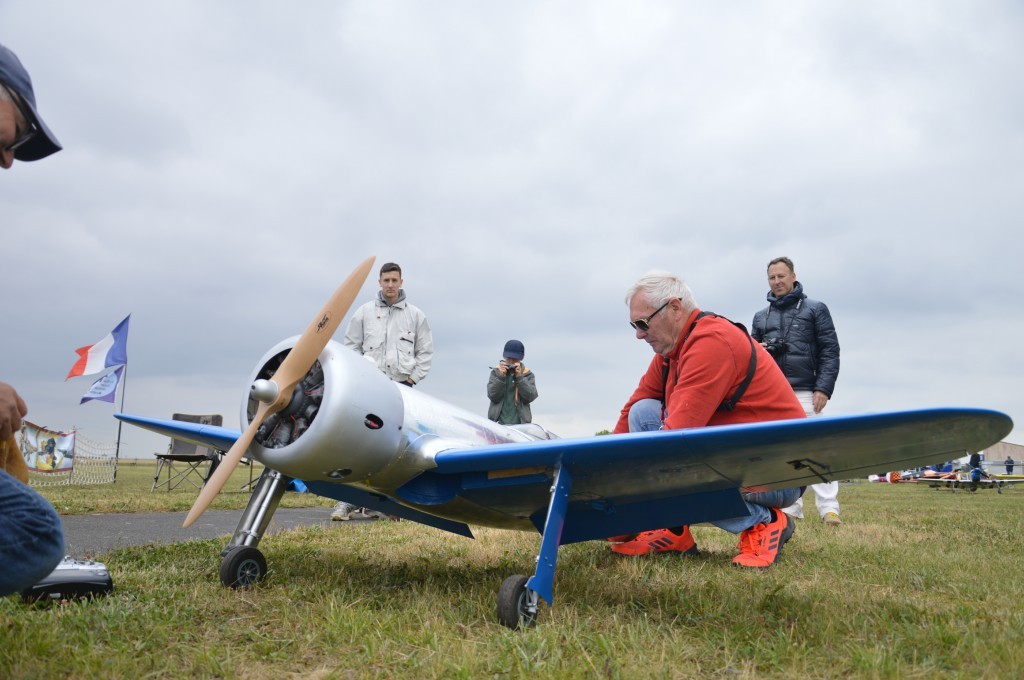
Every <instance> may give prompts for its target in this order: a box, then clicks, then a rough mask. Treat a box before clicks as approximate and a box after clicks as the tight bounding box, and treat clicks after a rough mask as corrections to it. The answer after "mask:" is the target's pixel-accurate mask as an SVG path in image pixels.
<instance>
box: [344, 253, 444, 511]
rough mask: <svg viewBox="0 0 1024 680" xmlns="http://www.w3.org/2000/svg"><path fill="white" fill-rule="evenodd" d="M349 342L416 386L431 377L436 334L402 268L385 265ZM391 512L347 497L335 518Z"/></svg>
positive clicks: (355, 318)
mask: <svg viewBox="0 0 1024 680" xmlns="http://www.w3.org/2000/svg"><path fill="white" fill-rule="evenodd" d="M344 344H345V346H346V347H350V348H352V349H354V350H355V351H357V352H359V353H360V354H362V355H363V356H365V357H369V358H370V359H373V362H374V363H375V364H376V365H377V368H379V369H380V370H381V371H382V372H383V373H384V375H386V376H387V377H389V378H391V379H392V380H394V381H395V382H398V383H402V384H403V385H407V386H409V387H412V386H414V385H416V384H417V383H419V382H420V381H421V380H423V379H424V378H425V377H427V373H429V372H430V362H431V359H433V357H434V339H433V336H432V335H431V334H430V326H429V324H427V317H426V315H425V314H424V313H423V312H422V311H420V309H419V308H418V307H416V306H414V305H411V304H409V303H408V302H406V299H405V291H404V290H403V289H402V268H401V267H399V266H398V265H397V264H395V263H394V262H388V263H387V264H385V265H384V266H383V267H381V268H380V292H379V293H378V294H377V299H376V300H374V301H372V302H367V303H366V304H364V305H363V306H362V307H360V308H359V309H357V310H356V312H355V314H353V315H352V320H351V321H349V324H348V330H346V331H345V340H344ZM385 518H387V516H386V515H383V514H381V513H379V512H376V511H373V510H366V509H365V508H357V507H355V506H354V505H352V504H351V503H345V502H344V501H342V502H341V503H338V504H337V505H336V506H334V512H332V513H331V519H336V520H349V519H385Z"/></svg>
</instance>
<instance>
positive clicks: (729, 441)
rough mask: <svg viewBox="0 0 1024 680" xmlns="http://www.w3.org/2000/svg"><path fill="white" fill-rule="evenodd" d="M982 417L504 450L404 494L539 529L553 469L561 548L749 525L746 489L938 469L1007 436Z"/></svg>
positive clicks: (736, 428) (994, 420) (475, 457)
mask: <svg viewBox="0 0 1024 680" xmlns="http://www.w3.org/2000/svg"><path fill="white" fill-rule="evenodd" d="M1012 426H1013V423H1012V421H1011V420H1010V418H1009V417H1007V416H1006V415H1004V414H1002V413H998V412H995V411H986V410H980V409H951V408H950V409H930V410H922V411H907V412H898V413H883V414H875V415H860V416H840V417H823V418H810V419H803V420H789V421H775V422H768V423H752V424H747V425H731V426H723V427H706V428H698V429H690V430H677V431H668V432H651V433H636V434H623V435H611V436H604V437H592V438H587V439H566V440H550V441H541V442H533V443H525V444H500V445H494V446H486V447H479V448H472V449H458V450H450V451H446V452H443V453H439V454H438V455H437V456H436V457H435V463H436V466H437V467H436V469H434V470H431V471H429V472H425V473H423V474H421V475H419V476H418V477H416V478H415V479H413V480H412V481H410V482H408V483H406V484H405V485H403V486H402V487H401V488H399V489H398V492H397V495H398V496H399V497H400V498H402V499H404V500H406V501H408V502H412V503H417V504H419V505H422V506H429V505H442V504H449V503H452V502H453V501H456V500H461V501H466V502H469V503H471V504H473V505H476V506H478V507H480V508H481V509H488V510H494V509H500V512H502V513H504V514H506V515H508V516H509V517H528V518H529V519H530V521H531V522H532V523H533V524H534V526H535V527H537V529H538V530H541V528H542V527H543V525H544V518H545V515H546V509H547V499H548V492H549V488H550V485H551V480H552V472H553V468H554V467H555V466H559V465H561V466H568V469H569V471H570V472H571V473H572V479H573V484H572V492H571V495H570V502H569V508H568V512H567V515H566V520H565V525H564V528H563V531H562V537H561V540H560V542H561V543H562V544H565V543H572V542H576V541H582V540H591V539H594V538H603V537H606V536H611V535H615V534H621V533H629V532H632V531H639V530H644V529H654V528H659V527H665V526H676V525H682V524H694V523H697V522H707V521H712V520H717V519H726V518H729V517H738V516H745V515H746V514H747V510H746V507H745V505H744V504H743V503H742V502H741V496H740V490H741V489H757V490H761V489H778V488H789V487H796V486H805V485H808V484H813V483H816V482H819V481H823V480H841V479H851V478H854V477H863V476H866V475H868V474H871V473H879V472H888V471H890V470H895V469H904V468H912V467H919V466H923V465H930V464H932V463H941V462H945V461H947V460H950V459H952V458H957V457H959V456H962V455H964V453H965V452H974V451H980V450H983V449H984V448H985V447H987V446H990V445H991V444H994V443H996V442H998V441H999V440H1000V439H1002V438H1003V437H1004V436H1006V435H1007V434H1008V433H1009V432H1010V430H1011V429H1012Z"/></svg>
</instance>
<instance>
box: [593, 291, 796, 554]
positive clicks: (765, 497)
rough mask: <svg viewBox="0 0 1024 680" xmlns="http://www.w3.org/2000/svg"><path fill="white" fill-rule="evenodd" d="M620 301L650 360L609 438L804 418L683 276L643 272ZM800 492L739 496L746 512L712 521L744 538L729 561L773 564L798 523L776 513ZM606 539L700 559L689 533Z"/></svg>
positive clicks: (773, 373)
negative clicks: (702, 307)
mask: <svg viewBox="0 0 1024 680" xmlns="http://www.w3.org/2000/svg"><path fill="white" fill-rule="evenodd" d="M626 304H627V305H628V306H629V318H630V322H629V325H630V326H632V327H633V329H634V330H635V331H636V338H637V340H643V341H645V342H646V343H647V344H648V345H650V347H651V349H652V350H654V355H655V356H654V358H653V359H652V360H651V363H650V364H649V365H648V367H647V371H646V373H644V375H643V377H641V378H640V383H639V385H637V388H636V390H634V392H633V394H632V396H630V398H629V400H628V401H626V405H625V406H623V408H622V411H621V412H620V414H619V420H618V422H617V423H616V425H615V429H614V430H613V432H614V433H615V434H620V433H625V432H649V431H657V430H681V429H685V428H691V427H705V426H710V425H731V424H735V423H755V422H761V421H766V420H788V419H793V418H804V417H805V415H804V409H803V407H802V406H800V401H799V400H798V399H797V398H796V394H794V393H793V390H792V388H791V387H790V386H789V382H788V381H787V380H786V376H784V375H783V374H782V371H781V370H780V369H779V367H778V366H777V365H776V364H775V362H774V361H772V358H771V356H770V355H769V354H768V352H766V351H765V349H764V347H761V345H760V344H758V343H756V342H754V341H753V339H752V338H751V337H750V336H749V335H748V334H747V333H746V331H745V330H743V329H742V328H741V327H739V326H737V325H735V324H733V323H732V322H731V321H729V320H728V319H725V318H723V317H720V316H717V315H715V314H711V313H707V312H702V311H701V310H700V309H698V308H697V302H696V300H694V297H693V293H692V292H691V291H690V287H689V286H687V285H686V284H685V283H684V282H683V281H682V279H680V278H679V277H677V276H674V275H672V274H669V273H668V272H660V271H651V272H648V273H647V274H645V275H644V276H643V277H641V278H640V279H639V280H638V281H637V282H636V283H634V284H633V285H632V286H631V287H630V288H629V290H628V291H627V293H626ZM801 493H803V489H802V488H792V489H776V490H772V491H747V490H743V489H741V495H742V498H743V501H744V503H745V505H746V508H747V514H746V515H743V516H740V517H732V518H729V519H724V520H715V521H713V522H711V524H714V525H715V526H717V527H719V528H720V529H724V530H726V531H729V532H731V533H734V534H739V535H740V539H739V545H738V546H737V547H738V548H739V554H738V555H736V556H735V557H734V558H733V560H732V562H733V564H735V565H737V566H741V567H752V568H757V569H764V568H766V567H769V566H771V565H772V564H774V563H775V561H776V559H777V558H778V555H779V551H780V550H781V549H782V546H783V545H784V544H785V543H786V541H788V540H789V538H790V537H791V536H792V535H793V531H794V530H795V526H796V525H795V520H792V519H790V518H789V515H787V514H786V513H784V512H782V508H784V507H787V506H788V505H790V504H791V503H793V501H795V500H796V499H797V498H799V497H800V494H801ZM608 540H609V541H611V542H613V543H614V545H613V546H612V552H614V553H617V554H619V555H627V556H637V555H647V554H650V553H665V552H676V553H682V554H685V555H694V554H696V553H697V544H696V542H695V541H694V539H693V536H692V534H691V533H690V528H689V527H688V526H675V527H669V528H666V529H655V530H652V531H644V532H642V533H640V534H633V535H629V536H612V537H611V538H609V539H608Z"/></svg>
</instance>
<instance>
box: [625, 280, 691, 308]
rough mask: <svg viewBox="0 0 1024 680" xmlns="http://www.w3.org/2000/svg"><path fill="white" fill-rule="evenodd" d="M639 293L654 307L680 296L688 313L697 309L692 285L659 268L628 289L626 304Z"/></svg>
mask: <svg viewBox="0 0 1024 680" xmlns="http://www.w3.org/2000/svg"><path fill="white" fill-rule="evenodd" d="M637 295H640V296H642V297H643V299H644V300H646V301H647V302H648V303H649V304H650V305H651V306H652V307H660V306H661V305H663V304H665V303H666V302H668V301H669V300H671V299H672V298H678V299H679V301H680V302H682V303H683V310H684V311H686V312H687V313H689V312H692V311H693V310H695V309H697V301H696V300H695V299H694V298H693V291H691V290H690V287H689V286H688V285H686V283H685V282H684V281H683V280H682V279H681V278H679V277H678V276H676V275H675V274H670V273H669V272H665V271H660V270H657V269H652V270H651V271H649V272H647V273H646V274H644V275H643V276H641V277H640V278H639V279H638V280H637V282H636V283H634V284H633V285H632V286H630V287H629V289H628V290H627V291H626V304H627V305H628V304H629V303H630V302H632V301H633V298H634V297H636V296H637Z"/></svg>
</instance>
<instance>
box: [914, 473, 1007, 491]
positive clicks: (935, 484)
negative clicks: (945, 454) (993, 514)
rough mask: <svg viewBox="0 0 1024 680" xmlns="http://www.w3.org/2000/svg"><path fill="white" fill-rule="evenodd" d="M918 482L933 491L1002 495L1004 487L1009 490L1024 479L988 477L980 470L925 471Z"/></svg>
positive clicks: (998, 476)
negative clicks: (988, 490) (949, 490)
mask: <svg viewBox="0 0 1024 680" xmlns="http://www.w3.org/2000/svg"><path fill="white" fill-rule="evenodd" d="M929 473H931V474H929ZM918 481H921V482H927V484H928V486H930V487H932V488H934V489H952V490H953V491H954V492H955V491H956V490H957V489H964V490H966V491H978V490H979V489H995V490H996V493H1002V492H1003V488H1004V487H1006V488H1009V487H1010V486H1013V485H1014V484H1019V483H1021V482H1024V478H1021V477H1019V476H1016V475H990V474H988V473H987V472H984V471H983V470H982V469H981V468H972V469H970V470H954V471H952V472H933V471H932V470H925V471H924V472H923V473H921V475H920V476H919V477H918Z"/></svg>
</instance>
